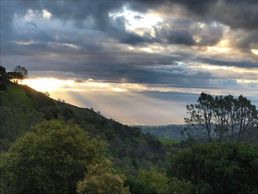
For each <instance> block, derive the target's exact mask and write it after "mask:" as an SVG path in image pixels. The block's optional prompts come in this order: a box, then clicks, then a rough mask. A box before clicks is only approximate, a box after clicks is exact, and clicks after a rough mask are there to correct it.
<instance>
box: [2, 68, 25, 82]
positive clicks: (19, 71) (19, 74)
mask: <svg viewBox="0 0 258 194" xmlns="http://www.w3.org/2000/svg"><path fill="white" fill-rule="evenodd" d="M27 76H28V70H27V69H26V68H25V67H21V66H19V65H18V66H16V67H15V68H14V70H13V71H12V72H8V73H7V78H8V79H9V80H13V81H14V82H15V83H18V81H19V80H22V79H24V78H26V77H27Z"/></svg>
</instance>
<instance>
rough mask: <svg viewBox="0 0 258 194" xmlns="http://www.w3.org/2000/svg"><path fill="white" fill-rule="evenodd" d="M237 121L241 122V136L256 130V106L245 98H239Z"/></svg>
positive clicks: (257, 115)
mask: <svg viewBox="0 0 258 194" xmlns="http://www.w3.org/2000/svg"><path fill="white" fill-rule="evenodd" d="M237 119H238V121H239V123H238V126H239V130H238V131H239V136H240V135H241V134H242V133H243V132H244V131H245V130H248V129H250V128H254V127H255V126H257V123H258V112H257V110H256V107H255V105H252V103H251V101H250V100H248V99H247V98H246V97H244V96H242V95H241V96H239V97H238V110H237Z"/></svg>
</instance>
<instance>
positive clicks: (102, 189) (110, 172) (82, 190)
mask: <svg viewBox="0 0 258 194" xmlns="http://www.w3.org/2000/svg"><path fill="white" fill-rule="evenodd" d="M124 181H125V177H124V176H123V175H121V174H119V173H116V172H115V171H114V169H112V164H111V162H110V161H108V160H103V161H102V162H99V163H97V164H93V165H91V166H90V167H89V169H88V173H87V175H86V176H85V178H84V180H82V181H80V182H79V183H78V193H79V194H110V193H112V194H129V189H128V187H125V186H124Z"/></svg>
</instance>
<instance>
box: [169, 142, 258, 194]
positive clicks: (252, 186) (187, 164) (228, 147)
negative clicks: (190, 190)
mask: <svg viewBox="0 0 258 194" xmlns="http://www.w3.org/2000/svg"><path fill="white" fill-rule="evenodd" d="M257 161H258V151H257V148H255V147H253V146H249V145H243V144H216V143H212V144H201V145H193V146H192V147H191V148H188V149H185V150H182V151H180V152H179V153H178V154H176V155H175V156H174V157H173V158H172V165H171V170H170V173H171V175H173V176H174V175H176V176H177V177H179V178H181V179H186V180H189V181H191V182H192V183H193V184H194V186H195V188H196V193H214V194H226V193H234V194H244V193H258V185H257V180H258V162H257Z"/></svg>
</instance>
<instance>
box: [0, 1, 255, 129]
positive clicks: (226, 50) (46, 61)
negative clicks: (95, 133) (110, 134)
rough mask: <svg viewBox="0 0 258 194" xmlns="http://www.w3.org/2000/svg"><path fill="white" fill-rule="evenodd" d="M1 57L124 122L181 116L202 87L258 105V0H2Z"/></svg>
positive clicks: (70, 98) (33, 82) (53, 89)
mask: <svg viewBox="0 0 258 194" xmlns="http://www.w3.org/2000/svg"><path fill="white" fill-rule="evenodd" d="M0 2H1V4H0V6H1V7H0V8H1V10H0V11H1V12H0V14H1V17H0V35H1V50H0V54H1V58H0V60H1V61H0V65H2V66H5V67H6V68H7V69H9V70H11V69H12V68H13V67H14V66H16V65H21V66H25V67H26V68H27V69H28V70H29V75H30V77H29V78H28V79H27V80H24V83H25V84H28V85H30V86H31V87H33V88H35V89H37V90H40V91H48V92H49V93H50V96H51V97H53V98H56V99H57V98H60V99H64V100H65V101H67V102H69V103H72V104H75V105H78V106H81V107H93V108H94V109H95V110H98V111H100V112H101V113H102V114H103V115H105V116H107V117H109V118H113V119H115V120H118V121H120V122H123V123H126V124H148V125H160V124H169V123H183V118H184V116H185V112H186V111H185V106H186V104H189V103H193V102H195V101H196V98H197V97H198V95H199V94H200V92H202V91H204V92H208V93H210V94H213V95H226V94H232V95H235V96H237V95H240V94H243V95H245V96H247V97H249V98H250V99H251V100H252V101H253V102H254V103H255V104H256V105H258V1H257V0H130V1H129V0H128V1H127V0H95V1H94V0H0Z"/></svg>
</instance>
